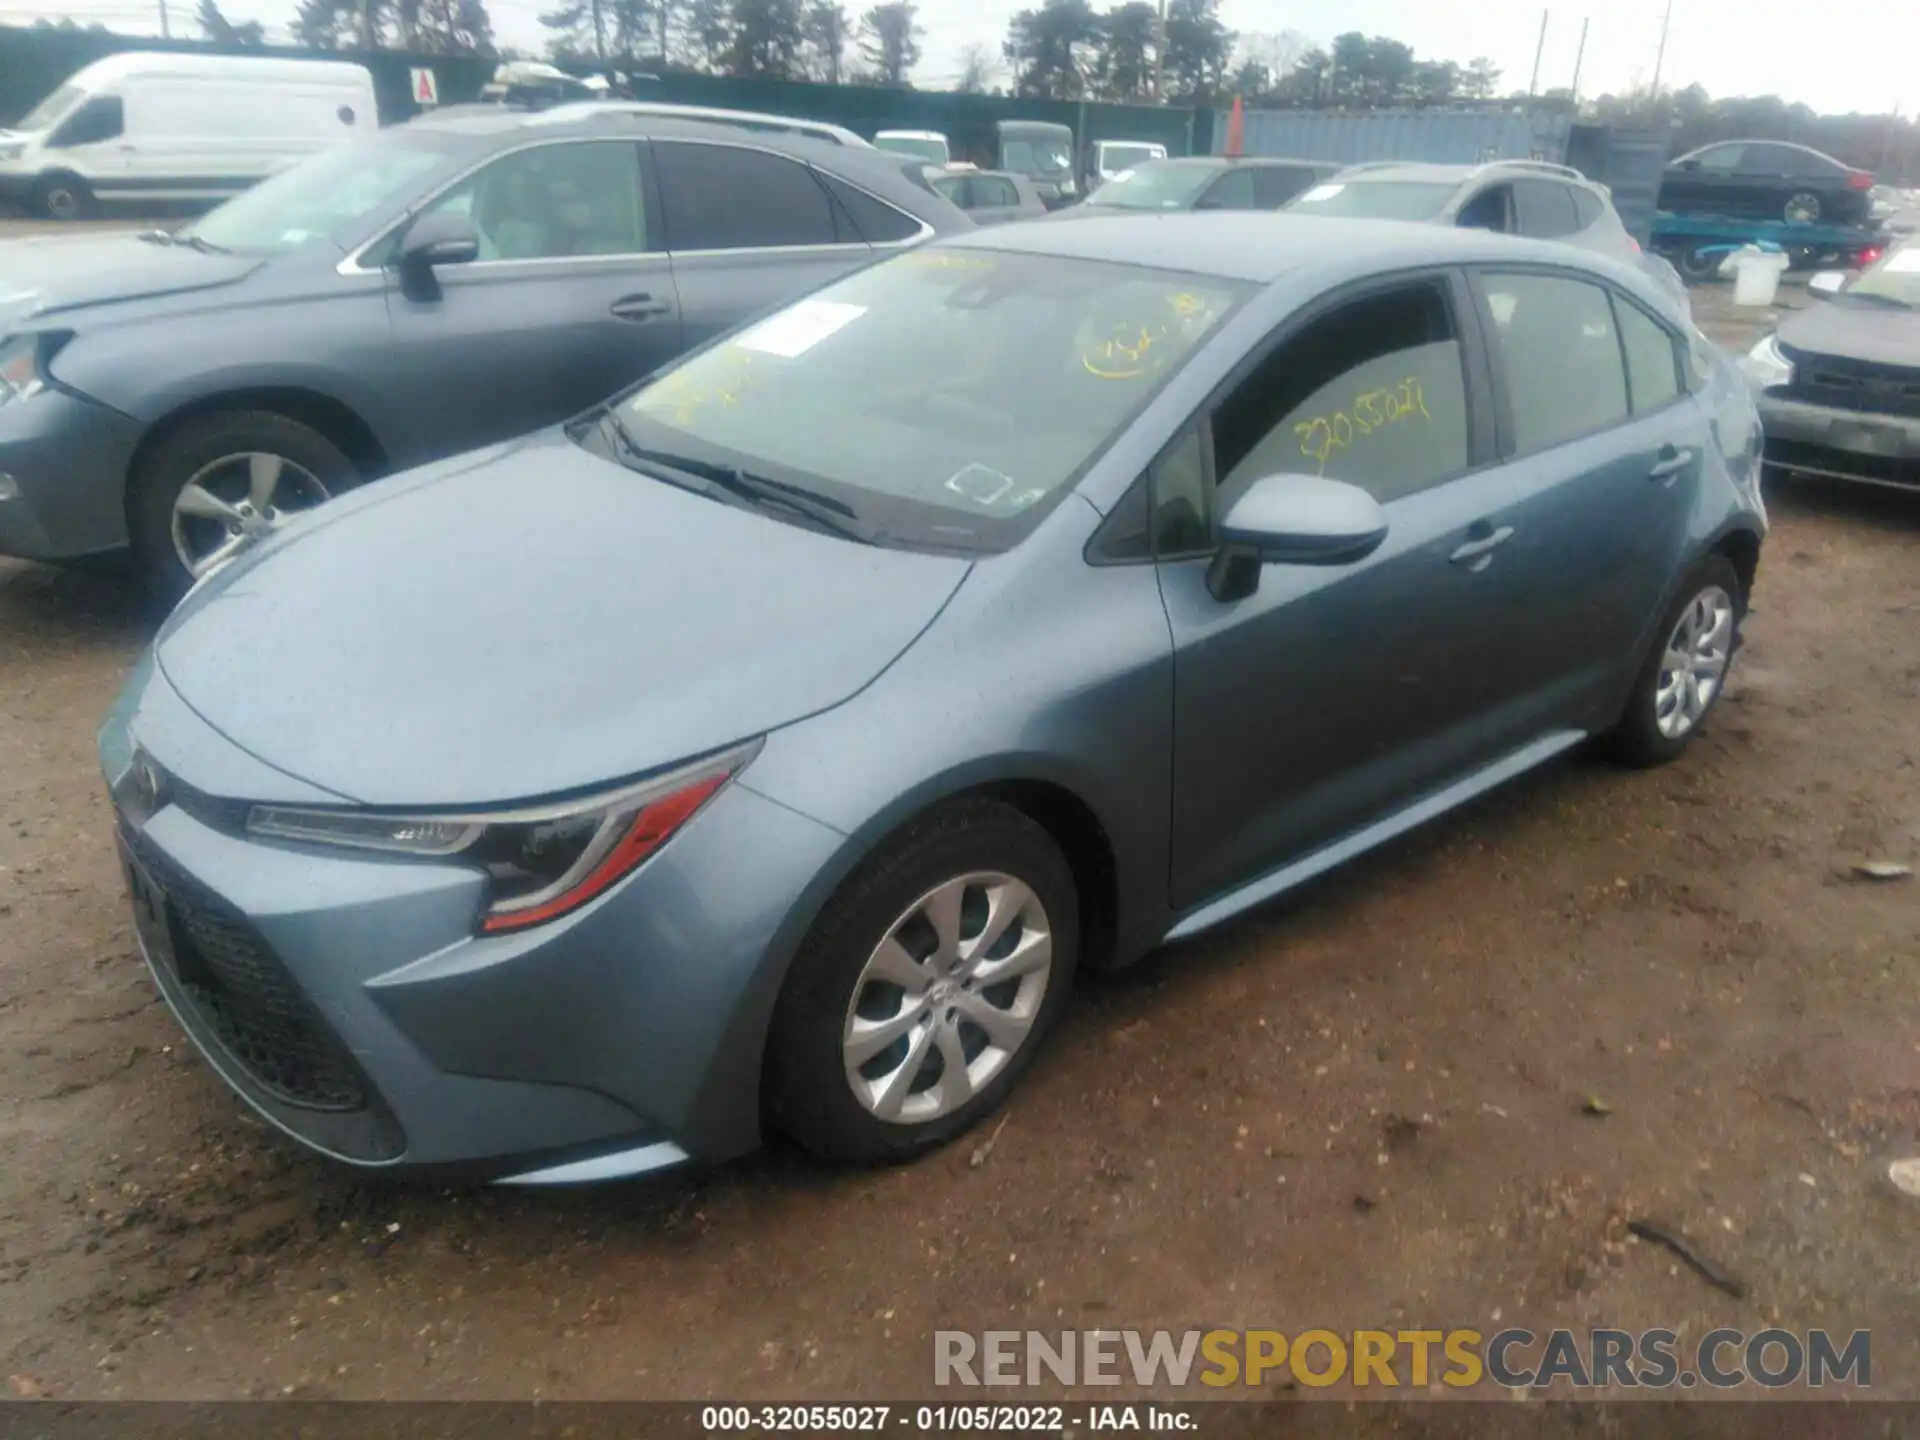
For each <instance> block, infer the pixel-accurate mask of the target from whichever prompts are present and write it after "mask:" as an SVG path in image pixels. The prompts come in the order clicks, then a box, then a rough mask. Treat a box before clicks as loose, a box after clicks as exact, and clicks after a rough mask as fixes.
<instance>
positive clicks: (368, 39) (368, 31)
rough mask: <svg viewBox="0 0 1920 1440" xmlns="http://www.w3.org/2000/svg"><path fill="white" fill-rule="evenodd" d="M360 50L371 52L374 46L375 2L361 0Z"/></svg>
mask: <svg viewBox="0 0 1920 1440" xmlns="http://www.w3.org/2000/svg"><path fill="white" fill-rule="evenodd" d="M360 48H361V49H362V50H371V49H373V48H374V45H373V0H360Z"/></svg>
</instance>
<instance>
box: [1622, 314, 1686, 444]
mask: <svg viewBox="0 0 1920 1440" xmlns="http://www.w3.org/2000/svg"><path fill="white" fill-rule="evenodd" d="M1613 312H1614V315H1615V316H1616V317H1617V319H1618V321H1619V325H1620V348H1621V349H1622V350H1624V351H1625V352H1626V356H1627V398H1628V399H1629V400H1630V401H1631V402H1632V404H1633V413H1634V414H1636V415H1644V414H1646V413H1647V412H1648V411H1650V410H1658V409H1659V408H1660V407H1661V406H1662V405H1670V404H1672V403H1673V402H1674V401H1675V400H1677V399H1679V398H1680V365H1679V355H1678V353H1677V352H1676V351H1675V348H1674V341H1673V336H1672V334H1671V333H1669V332H1668V330H1667V328H1666V326H1664V325H1661V324H1660V323H1659V322H1657V321H1655V320H1654V319H1652V318H1651V317H1650V316H1649V315H1648V314H1647V313H1646V312H1645V311H1644V310H1642V309H1640V307H1639V306H1637V305H1634V304H1632V303H1631V302H1629V301H1626V300H1623V299H1621V298H1620V297H1619V296H1618V295H1616V296H1614V297H1613Z"/></svg>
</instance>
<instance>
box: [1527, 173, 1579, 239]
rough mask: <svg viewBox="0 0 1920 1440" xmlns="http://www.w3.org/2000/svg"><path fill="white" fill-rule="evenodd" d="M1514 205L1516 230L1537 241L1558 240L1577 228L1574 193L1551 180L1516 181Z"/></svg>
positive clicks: (1577, 220) (1577, 219) (1577, 218)
mask: <svg viewBox="0 0 1920 1440" xmlns="http://www.w3.org/2000/svg"><path fill="white" fill-rule="evenodd" d="M1513 204H1514V209H1515V210H1516V211H1517V212H1518V216H1519V226H1518V228H1519V231H1520V233H1521V234H1522V235H1531V236H1533V237H1534V238H1535V239H1537V240H1557V239H1559V238H1560V237H1561V236H1563V235H1571V234H1573V232H1574V231H1576V230H1578V229H1579V228H1580V220H1579V217H1578V216H1577V215H1576V214H1575V213H1574V209H1573V192H1572V191H1571V190H1569V189H1568V188H1567V187H1566V186H1564V185H1560V184H1557V183H1555V182H1554V181H1552V180H1516V181H1514V183H1513Z"/></svg>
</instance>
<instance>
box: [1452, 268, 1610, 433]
mask: <svg viewBox="0 0 1920 1440" xmlns="http://www.w3.org/2000/svg"><path fill="white" fill-rule="evenodd" d="M1482 283H1483V284H1484V286H1485V291H1486V297H1487V311H1488V315H1489V318H1490V319H1491V321H1492V324H1491V326H1490V327H1489V328H1490V331H1491V333H1492V337H1493V349H1494V353H1495V356H1496V357H1497V359H1498V360H1499V362H1500V365H1501V368H1502V369H1503V370H1504V372H1505V374H1506V382H1507V396H1508V400H1509V403H1510V405H1511V408H1512V412H1513V414H1512V421H1513V443H1514V448H1515V450H1516V451H1517V452H1518V453H1521V454H1526V453H1528V452H1530V451H1534V450H1543V449H1545V448H1547V447H1548V446H1550V445H1558V444H1560V443H1561V442H1563V441H1566V440H1572V439H1576V438H1577V437H1579V436H1581V435H1590V434H1592V433H1593V432H1594V431H1596V430H1604V429H1606V428H1607V427H1608V426H1609V425H1615V424H1618V423H1619V422H1620V421H1622V420H1624V419H1625V418H1626V416H1627V375H1626V369H1625V367H1624V366H1623V365H1622V363H1621V358H1620V340H1619V336H1618V334H1617V333H1616V331H1615V329H1614V323H1613V306H1612V305H1611V304H1610V303H1609V301H1608V299H1607V292H1606V291H1605V290H1603V289H1601V288H1600V287H1599V286H1598V285H1590V284H1588V283H1587V282H1585V281H1584V280H1570V279H1567V278H1565V277H1563V276H1558V275H1488V276H1485V277H1484V279H1483V282H1482Z"/></svg>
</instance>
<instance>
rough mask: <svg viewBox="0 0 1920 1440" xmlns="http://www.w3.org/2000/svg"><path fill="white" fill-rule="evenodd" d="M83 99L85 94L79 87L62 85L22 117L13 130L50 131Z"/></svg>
mask: <svg viewBox="0 0 1920 1440" xmlns="http://www.w3.org/2000/svg"><path fill="white" fill-rule="evenodd" d="M83 98H85V92H84V91H82V90H80V89H79V88H78V87H77V86H73V85H62V86H61V87H60V88H59V89H58V90H55V91H54V92H53V93H52V94H51V95H49V96H47V98H46V99H44V100H42V101H41V102H40V103H39V104H38V105H36V106H34V107H33V109H31V110H29V111H28V112H27V113H26V114H25V115H23V116H21V117H20V121H19V123H18V124H16V125H15V126H14V127H13V128H14V129H15V130H49V129H51V128H53V126H54V124H55V123H56V122H57V121H59V120H60V119H61V118H62V117H63V116H65V114H66V113H67V112H68V111H69V110H71V109H73V107H74V106H76V105H78V104H79V103H80V101H81V100H82V99H83Z"/></svg>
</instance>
